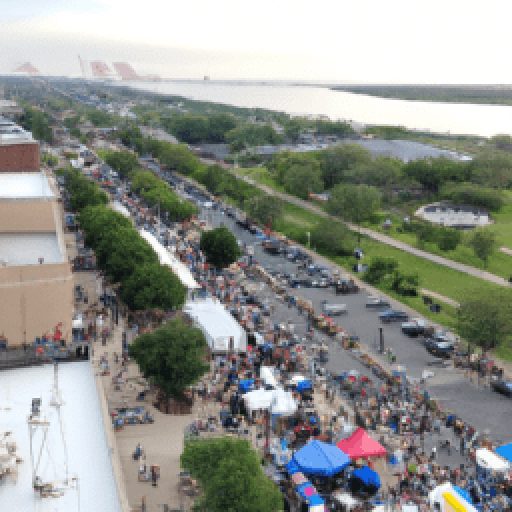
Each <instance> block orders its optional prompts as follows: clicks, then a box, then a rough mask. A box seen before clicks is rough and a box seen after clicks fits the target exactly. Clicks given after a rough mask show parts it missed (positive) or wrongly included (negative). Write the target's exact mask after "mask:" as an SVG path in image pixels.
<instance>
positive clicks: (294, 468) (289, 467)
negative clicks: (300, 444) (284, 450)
mask: <svg viewBox="0 0 512 512" xmlns="http://www.w3.org/2000/svg"><path fill="white" fill-rule="evenodd" d="M285 467H286V471H288V474H289V475H294V474H295V473H298V472H299V471H300V470H301V469H300V467H299V465H298V464H297V463H296V462H295V461H294V460H293V459H291V460H290V462H288V464H286V466H285Z"/></svg>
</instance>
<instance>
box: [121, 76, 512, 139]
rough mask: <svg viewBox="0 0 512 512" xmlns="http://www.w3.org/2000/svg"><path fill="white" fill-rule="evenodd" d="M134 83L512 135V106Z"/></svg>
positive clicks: (275, 106) (285, 107) (294, 108)
mask: <svg viewBox="0 0 512 512" xmlns="http://www.w3.org/2000/svg"><path fill="white" fill-rule="evenodd" d="M116 85H127V83H126V82H124V83H119V84H116ZM129 85H130V86H132V87H135V88H138V89H143V90H147V91H151V92H157V93H163V94H173V95H177V96H184V97H186V98H190V99H195V100H203V101H211V102H214V103H225V104H229V105H235V106H238V107H260V108H264V109H268V110H278V111H281V112H286V113H288V114H294V115H314V116H317V115H324V116H328V117H329V118H331V119H344V120H350V121H353V122H356V123H362V124H380V125H395V126H404V127H406V128H410V129H417V130H426V131H432V132H438V133H450V134H461V135H480V136H484V137H488V136H492V135H496V134H498V133H507V134H512V106H500V105H470V104H464V103H436V102H424V101H404V100H396V99H385V98H376V97H372V96H366V95H362V94H353V93H349V92H342V91H333V90H330V89H328V88H327V87H320V86H302V85H298V86H292V85H280V84H269V85H256V84H252V83H247V84H243V83H229V82H214V81H197V82H194V81H176V82H132V83H130V84H129Z"/></svg>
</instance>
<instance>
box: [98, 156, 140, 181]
mask: <svg viewBox="0 0 512 512" xmlns="http://www.w3.org/2000/svg"><path fill="white" fill-rule="evenodd" d="M105 162H106V163H107V164H108V165H110V167H112V169H114V170H115V171H117V172H118V173H119V174H120V175H121V176H123V177H126V176H128V175H129V174H130V173H131V172H132V171H134V170H135V169H137V167H139V161H138V160H137V156H136V155H134V154H133V153H132V152H131V151H108V152H107V153H106V155H105Z"/></svg>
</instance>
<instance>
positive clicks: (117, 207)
mask: <svg viewBox="0 0 512 512" xmlns="http://www.w3.org/2000/svg"><path fill="white" fill-rule="evenodd" d="M111 206H112V209H113V210H114V211H116V212H118V213H120V214H121V215H123V217H126V218H127V219H131V218H132V216H131V215H130V212H129V211H128V208H126V206H125V205H124V204H123V203H120V202H119V201H112V203H111Z"/></svg>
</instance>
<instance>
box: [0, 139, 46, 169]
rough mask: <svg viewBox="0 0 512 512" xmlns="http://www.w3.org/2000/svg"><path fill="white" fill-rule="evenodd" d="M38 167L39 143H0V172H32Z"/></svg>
mask: <svg viewBox="0 0 512 512" xmlns="http://www.w3.org/2000/svg"><path fill="white" fill-rule="evenodd" d="M39 168H40V161H39V143H37V142H23V143H16V144H5V145H4V144H0V172H22V171H31V172H33V171H39Z"/></svg>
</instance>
